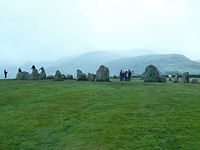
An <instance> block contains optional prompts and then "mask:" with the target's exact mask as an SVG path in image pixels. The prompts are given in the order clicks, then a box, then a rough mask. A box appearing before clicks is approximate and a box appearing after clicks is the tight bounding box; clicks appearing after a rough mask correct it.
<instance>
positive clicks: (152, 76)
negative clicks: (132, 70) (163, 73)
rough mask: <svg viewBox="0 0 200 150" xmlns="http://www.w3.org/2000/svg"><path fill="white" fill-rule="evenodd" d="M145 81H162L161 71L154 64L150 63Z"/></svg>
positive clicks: (145, 74) (145, 73)
mask: <svg viewBox="0 0 200 150" xmlns="http://www.w3.org/2000/svg"><path fill="white" fill-rule="evenodd" d="M144 81H145V82H160V73H159V71H158V69H157V68H156V67H155V66H154V65H149V66H147V67H146V69H145V72H144Z"/></svg>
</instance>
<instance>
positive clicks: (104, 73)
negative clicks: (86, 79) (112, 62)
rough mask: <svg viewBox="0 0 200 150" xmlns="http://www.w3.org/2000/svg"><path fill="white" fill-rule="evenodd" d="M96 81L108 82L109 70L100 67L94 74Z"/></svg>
mask: <svg viewBox="0 0 200 150" xmlns="http://www.w3.org/2000/svg"><path fill="white" fill-rule="evenodd" d="M96 81H106V82H108V81H109V69H108V67H105V66H104V65H101V66H100V67H99V69H98V70H97V72H96Z"/></svg>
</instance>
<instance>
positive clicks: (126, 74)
mask: <svg viewBox="0 0 200 150" xmlns="http://www.w3.org/2000/svg"><path fill="white" fill-rule="evenodd" d="M125 81H128V71H126V72H125Z"/></svg>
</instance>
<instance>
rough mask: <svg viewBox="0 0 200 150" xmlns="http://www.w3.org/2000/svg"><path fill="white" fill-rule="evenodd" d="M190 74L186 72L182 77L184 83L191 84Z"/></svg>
mask: <svg viewBox="0 0 200 150" xmlns="http://www.w3.org/2000/svg"><path fill="white" fill-rule="evenodd" d="M189 79H190V74H189V72H184V73H183V76H182V83H189Z"/></svg>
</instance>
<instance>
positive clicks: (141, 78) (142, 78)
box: [140, 72, 144, 80]
mask: <svg viewBox="0 0 200 150" xmlns="http://www.w3.org/2000/svg"><path fill="white" fill-rule="evenodd" d="M140 80H144V72H143V73H142V74H141V77H140Z"/></svg>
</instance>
